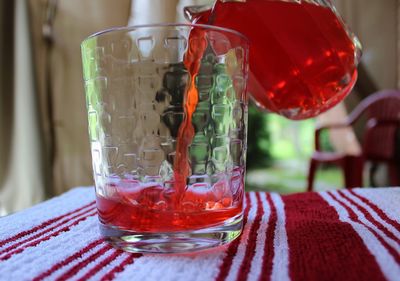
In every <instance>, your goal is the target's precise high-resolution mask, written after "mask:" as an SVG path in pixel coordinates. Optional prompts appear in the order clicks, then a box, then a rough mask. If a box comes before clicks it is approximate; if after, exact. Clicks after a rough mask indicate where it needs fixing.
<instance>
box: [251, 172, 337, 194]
mask: <svg viewBox="0 0 400 281" xmlns="http://www.w3.org/2000/svg"><path fill="white" fill-rule="evenodd" d="M342 185H343V179H342V174H341V171H340V170H339V169H337V168H329V169H319V170H318V172H317V176H316V179H315V182H314V187H315V190H317V191H318V190H327V189H336V188H339V187H341V186H342ZM306 186H307V171H306V170H305V169H304V165H303V166H298V167H297V168H296V167H282V166H275V167H272V168H267V169H260V170H253V171H249V172H248V174H247V179H246V190H248V191H271V192H278V193H282V194H288V193H297V192H304V191H306Z"/></svg>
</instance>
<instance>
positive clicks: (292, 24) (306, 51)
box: [187, 0, 360, 119]
mask: <svg viewBox="0 0 400 281" xmlns="http://www.w3.org/2000/svg"><path fill="white" fill-rule="evenodd" d="M189 11H190V10H187V12H189ZM189 13H190V12H189ZM190 16H191V20H192V22H193V23H199V24H212V25H215V26H220V27H226V28H230V29H233V30H237V31H239V32H241V33H242V34H244V35H245V36H247V38H248V39H249V41H250V57H249V65H250V77H249V83H248V89H249V92H250V94H251V95H252V97H253V98H254V100H255V101H256V103H257V104H258V105H260V106H261V107H264V108H266V109H268V110H270V111H272V112H275V113H278V114H281V115H283V116H285V117H287V118H290V119H305V118H309V117H314V116H316V115H318V114H320V113H322V112H324V111H326V110H328V109H330V108H331V107H333V106H334V105H336V104H337V103H338V102H340V101H341V100H343V99H344V98H345V97H346V96H347V95H348V94H349V93H350V91H351V89H352V87H353V86H354V84H355V81H356V78H357V69H356V64H357V61H356V60H357V55H359V51H360V50H359V49H357V47H359V46H357V43H358V41H356V38H355V37H353V36H351V35H349V34H348V32H347V31H346V29H345V26H344V24H343V23H342V22H341V20H340V19H339V17H338V15H337V14H335V12H334V11H333V10H332V9H331V8H330V7H325V6H320V5H317V4H313V3H309V2H305V1H302V2H301V3H298V2H294V1H293V2H287V1H276V0H247V1H245V2H229V1H227V2H221V1H216V3H215V5H214V7H213V8H212V10H208V11H205V12H202V13H197V14H191V15H190ZM353 40H355V41H354V42H353Z"/></svg>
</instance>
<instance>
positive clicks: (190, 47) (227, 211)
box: [81, 24, 248, 252]
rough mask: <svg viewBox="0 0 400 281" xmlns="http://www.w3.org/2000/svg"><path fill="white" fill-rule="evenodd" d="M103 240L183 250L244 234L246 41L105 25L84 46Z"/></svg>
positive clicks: (225, 32) (227, 33) (131, 247)
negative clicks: (102, 29) (242, 232)
mask: <svg viewBox="0 0 400 281" xmlns="http://www.w3.org/2000/svg"><path fill="white" fill-rule="evenodd" d="M81 47H82V61H83V77H84V84H85V92H86V100H87V112H88V121H89V135H90V142H91V152H92V159H93V172H94V180H95V186H96V198H97V209H98V215H99V220H100V230H101V233H102V235H103V236H104V237H105V238H106V239H107V240H108V241H110V242H111V243H112V244H113V245H115V246H116V247H119V248H122V249H124V250H126V251H131V252H185V251H193V250H197V249H204V248H209V247H214V246H217V245H222V244H225V243H228V242H230V241H232V240H233V239H235V238H236V237H238V236H239V234H240V233H241V229H242V216H243V215H242V212H243V195H244V190H243V189H244V173H245V161H246V156H245V152H246V135H247V132H246V129H247V102H248V101H247V100H248V99H247V94H246V79H247V70H248V64H247V60H248V42H247V39H246V38H245V37H243V36H242V35H241V34H240V33H238V32H236V31H233V30H229V29H224V28H218V27H212V26H207V25H190V24H169V25H145V26H133V27H127V28H114V29H110V30H106V31H102V32H99V33H96V34H94V35H92V36H90V37H88V38H87V39H86V40H85V41H83V43H82V46H81Z"/></svg>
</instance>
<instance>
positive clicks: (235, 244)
mask: <svg viewBox="0 0 400 281" xmlns="http://www.w3.org/2000/svg"><path fill="white" fill-rule="evenodd" d="M245 198H246V208H245V210H244V215H243V228H244V227H245V226H246V224H247V217H248V215H249V211H250V207H251V206H250V205H251V201H250V195H249V193H246V197H245ZM241 237H242V236H239V237H238V238H236V240H235V241H232V242H231V243H230V244H229V246H228V249H227V251H226V252H227V254H226V256H225V257H224V259H223V261H222V264H221V266H220V267H219V274H218V276H217V278H216V279H215V281H224V280H225V279H226V277H227V276H228V274H229V271H230V270H231V266H232V261H233V258H234V257H235V255H236V253H237V251H238V248H239V245H240V241H241Z"/></svg>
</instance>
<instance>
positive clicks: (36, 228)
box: [0, 201, 96, 247]
mask: <svg viewBox="0 0 400 281" xmlns="http://www.w3.org/2000/svg"><path fill="white" fill-rule="evenodd" d="M95 203H96V202H95V201H92V202H90V203H89V204H86V205H84V206H82V207H80V208H78V209H75V210H73V211H71V212H68V213H66V214H64V215H61V216H58V217H55V218H52V219H50V220H47V221H45V222H42V223H41V224H40V225H37V226H35V227H33V228H31V229H29V230H25V231H22V232H19V233H18V234H17V235H14V236H12V237H9V238H7V239H5V240H2V241H0V247H1V246H4V245H5V244H7V243H9V242H14V241H15V240H18V239H21V238H22V237H25V236H27V235H30V234H33V233H35V232H36V231H38V230H42V229H43V228H45V227H47V226H49V225H51V224H53V223H55V222H57V221H59V220H61V219H63V218H65V217H67V216H69V215H72V214H74V213H77V212H79V211H81V210H83V209H85V208H87V207H89V206H92V205H94V204H95Z"/></svg>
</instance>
